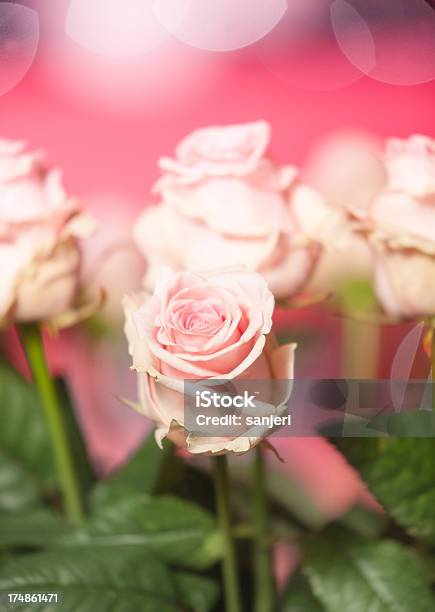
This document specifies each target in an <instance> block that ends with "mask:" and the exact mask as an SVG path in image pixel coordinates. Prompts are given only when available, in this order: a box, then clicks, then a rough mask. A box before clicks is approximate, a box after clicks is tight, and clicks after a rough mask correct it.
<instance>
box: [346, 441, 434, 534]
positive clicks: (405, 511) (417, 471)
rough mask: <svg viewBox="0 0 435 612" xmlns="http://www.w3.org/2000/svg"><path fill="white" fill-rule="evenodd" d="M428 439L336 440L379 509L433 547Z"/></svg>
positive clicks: (431, 454) (431, 466) (431, 444)
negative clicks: (377, 502) (380, 505)
mask: <svg viewBox="0 0 435 612" xmlns="http://www.w3.org/2000/svg"><path fill="white" fill-rule="evenodd" d="M434 442H435V441H434V440H433V439H431V438H427V439H425V438H418V439H413V438H379V439H364V440H357V439H350V438H343V439H340V440H336V445H337V447H338V448H339V449H340V450H341V452H343V453H344V455H345V456H346V458H347V459H348V461H349V462H350V463H351V464H352V465H353V466H354V467H355V468H357V470H358V471H359V472H360V473H361V476H362V478H363V479H364V480H365V481H366V483H367V485H368V487H369V489H370V491H371V492H372V493H373V494H374V495H375V497H376V498H377V499H378V500H379V502H380V503H381V504H382V506H383V507H384V508H385V509H386V510H387V511H388V513H389V514H390V515H391V516H392V517H393V518H394V519H395V520H396V522H397V523H398V524H399V525H401V526H402V527H404V528H406V529H407V530H408V532H409V533H410V534H411V535H414V536H417V537H419V538H422V539H424V540H427V541H428V542H430V543H432V544H434V543H435V511H434V508H435V444H434Z"/></svg>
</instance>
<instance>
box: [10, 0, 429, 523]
mask: <svg viewBox="0 0 435 612" xmlns="http://www.w3.org/2000/svg"><path fill="white" fill-rule="evenodd" d="M43 4H47V3H43V2H41V5H43ZM62 7H63V8H64V4H62ZM61 12H62V11H60V12H59V14H58V13H56V16H57V18H59V15H60V14H61ZM42 17H44V18H43V19H42V24H41V25H42V33H43V34H44V33H45V34H46V37H47V40H45V39H44V38H43V40H42V43H41V49H40V53H39V55H38V57H37V60H36V62H35V64H34V65H33V67H32V68H31V70H30V72H29V73H28V74H27V76H26V77H25V78H24V79H23V81H22V82H21V83H20V84H19V85H18V86H16V87H15V88H14V89H13V90H12V91H11V92H9V93H8V94H6V95H4V96H2V97H1V98H0V134H1V136H2V137H7V138H25V139H26V140H28V141H29V143H30V144H31V145H32V147H42V148H44V149H46V150H47V152H48V156H49V159H50V160H51V161H52V162H53V163H55V164H56V165H59V166H61V167H62V168H63V170H64V176H65V181H66V184H67V185H68V187H69V189H70V191H71V192H72V193H74V194H77V195H79V196H81V197H82V198H83V199H84V200H85V201H87V202H88V204H89V207H90V208H91V209H92V210H93V212H94V213H95V214H96V215H97V216H102V217H103V218H105V216H110V210H109V208H108V207H109V206H111V205H112V204H110V203H111V202H116V201H119V200H118V199H117V198H121V199H122V201H123V203H124V204H123V205H124V206H127V207H128V206H130V210H129V214H128V215H127V216H131V217H133V216H134V214H133V213H135V212H138V211H139V209H140V208H141V207H142V206H144V205H146V204H147V203H148V202H149V201H150V193H149V192H150V188H151V185H152V183H153V182H154V180H155V179H156V178H157V169H156V160H157V158H158V157H159V156H160V155H162V154H168V153H171V152H172V151H173V149H174V146H175V144H176V143H177V141H178V140H180V138H182V137H183V136H184V135H185V134H186V133H188V132H189V131H190V130H192V129H194V128H196V127H198V126H203V125H209V124H225V123H237V122H244V121H250V120H256V119H259V118H262V119H266V120H268V121H269V122H270V123H271V125H272V128H273V139H272V152H273V154H274V155H275V156H276V158H277V159H278V160H279V161H281V162H294V163H297V164H304V162H305V160H306V159H307V157H308V155H309V152H310V151H311V150H312V148H313V146H314V145H315V144H316V143H317V142H318V140H319V139H321V138H322V137H323V136H325V135H327V134H329V133H330V132H332V131H334V130H336V129H344V128H358V129H362V130H368V131H370V132H373V133H375V134H376V135H379V136H381V137H384V136H387V135H388V136H390V135H394V136H407V135H408V134H410V133H414V132H423V133H429V134H432V135H433V133H434V128H433V125H434V124H433V103H434V99H435V83H433V82H432V83H427V84H423V85H418V86H412V87H396V86H390V85H386V84H382V83H379V82H376V81H374V80H371V79H369V78H367V77H363V78H361V79H360V80H359V81H357V82H356V83H354V84H353V85H350V86H348V87H345V88H343V89H338V90H335V91H329V92H310V91H305V90H302V89H297V88H295V87H292V86H290V85H288V84H286V83H285V82H283V81H280V80H279V79H278V78H276V77H275V76H274V75H273V74H272V73H271V72H270V71H268V70H267V68H266V67H265V66H264V65H263V64H262V63H261V61H260V60H259V59H258V57H257V55H256V53H255V51H254V50H251V49H249V48H248V49H246V50H243V51H239V52H231V53H226V54H215V53H208V52H202V51H199V50H195V49H191V48H187V47H183V46H182V45H181V44H178V43H176V44H174V47H173V49H172V51H171V53H170V54H169V59H168V60H165V61H160V60H159V61H158V62H157V60H156V62H157V63H156V65H155V66H154V67H153V74H152V78H151V77H149V80H148V81H147V80H146V77H145V76H144V75H143V74H142V72H140V73H138V80H139V81H140V80H141V79H144V81H143V83H141V84H137V83H136V84H135V85H134V86H132V84H131V83H129V86H128V87H127V88H124V86H123V85H122V86H120V87H119V88H118V89H117V83H116V78H117V75H119V70H120V69H119V66H118V65H117V63H116V62H114V63H113V74H112V77H111V81H110V83H109V85H107V82H106V85H107V90H105V89H104V87H105V85H103V84H100V85H99V84H98V83H97V84H96V83H93V82H92V66H93V65H94V69H95V71H96V72H95V75H97V74H98V61H97V59H96V58H95V57H94V56H93V54H92V53H90V52H88V51H85V50H83V49H79V48H78V47H76V45H75V44H74V43H73V42H72V41H68V40H67V39H66V37H65V36H63V38H62V36H60V38H61V43H60V47H59V48H56V47H54V46H53V41H52V39H51V38H50V37H51V30H50V28H51V27H53V20H54V18H53V19H49V18H48V16H47V14H45V15H44V14H43V15H42ZM54 21H55V20H54ZM317 53H318V54H319V56H321V57H323V59H325V57H327V54H328V53H330V49H329V47H323V46H322V43H321V41H319V45H318V48H317ZM175 58H178V61H179V62H180V66H181V68H179V66H178V64H177V65H174V61H175ZM83 61H84V62H85V64H86V63H87V62H88V63H89V65H88V66H87V68H86V69H85V68H83V72H81V70H82V68H77V66H79V65H80V62H83ZM284 61H285V56H284ZM102 62H103V64H104V66H105V67H106V68H107V67H108V64H107V60H104V61H103V60H102ZM326 64H327V62H326ZM324 65H325V62H323V64H322V66H324ZM74 66H75V67H74ZM106 68H105V69H106ZM109 68H110V65H109ZM304 69H306V70H307V71H309V72H310V73H311V76H312V77H313V78H315V77H316V65H315V64H314V63H313V64H309V65H306V67H304ZM331 69H333V67H332V68H331ZM179 70H180V71H181V72H180V73H179V74H177V72H179ZM319 76H322V75H319ZM81 77H83V78H81ZM109 80H110V79H109ZM130 87H131V89H129V88H130ZM133 98H134V99H133ZM97 194H98V195H99V197H95V196H96V195H97ZM100 194H108V198H107V204H106V203H105V202H104V199H102V198H101V197H100ZM128 203H130V204H128ZM106 206H107V208H106ZM117 213H119V211H117ZM113 282H116V279H115V278H114V279H113ZM322 317H324V315H322V313H320V314H319V312H318V310H317V309H314V310H310V311H308V312H306V313H303V314H299V313H298V314H297V315H295V316H294V317H293V318H290V319H289V318H288V316H287V317H286V318H285V325H286V327H288V328H290V329H291V328H292V327H294V328H295V329H297V328H299V327H300V326H302V327H304V328H306V329H308V330H310V329H313V328H314V329H315V330H316V331H317V332H318V331H320V332H321V334H322V335H321V344H320V345H319V346H317V347H316V349H315V350H314V349H313V350H311V351H310V350H307V351H305V352H304V353H303V359H302V361H301V365H299V369H300V371H303V372H304V373H305V374H306V375H310V372H311V373H312V375H313V373H315V375H317V376H324V377H327V376H334V375H336V374H337V373H338V372H339V362H340V339H339V324H338V322H337V321H335V322H332V323H331V321H329V322H326V321H325V320H324V319H323V318H322ZM388 333H389V334H390V335H391V334H393V332H388ZM10 338H12V336H10ZM390 344H391V345H393V344H394V341H390ZM65 345H67V346H68V350H69V351H71V352H70V353H69V355H68V359H66V358H65V350H64V347H65ZM60 346H61V348H60V349H59V348H57V349H56V348H55V347H54V346H53V343H52V342H50V353H51V356H52V360H53V364H54V366H55V367H56V368H57V369H58V370H60V371H62V372H66V373H67V375H68V376H69V378H70V380H71V383H72V386H73V388H74V391H75V393H76V395H77V398H78V407H79V413H80V418H81V420H82V421H83V423H84V425H85V430H86V434H87V437H88V439H89V441H90V443H91V448H92V453H93V456H94V458H95V459H96V461H97V463H98V465H99V466H101V469H103V470H107V469H111V468H112V467H113V466H114V465H115V464H117V463H119V462H120V461H121V460H122V459H123V457H125V455H126V453H127V452H128V451H129V449H131V448H132V446H134V445H135V444H136V443H137V441H138V440H139V439H140V437H141V436H142V435H143V432H144V431H145V429H146V427H147V424H146V423H144V422H143V421H142V420H141V419H140V418H139V417H137V416H136V415H134V414H132V413H130V412H129V411H128V410H127V409H125V408H123V407H122V406H121V405H120V404H118V403H117V402H116V401H115V400H114V395H115V394H121V395H126V394H127V393H130V394H133V393H134V382H133V377H132V376H130V373H129V371H128V359H127V356H126V355H125V352H126V347H125V344H124V342H123V341H122V340H119V341H117V342H116V343H115V344H114V345H109V344H108V343H106V342H100V343H97V344H94V345H91V344H90V341H89V340H84V339H83V337H82V336H80V335H78V334H75V333H68V334H66V335H65V336H64V337H63V338H62V340H61V345H60ZM385 346H387V348H385V349H384V353H385V355H384V362H385V363H388V360H389V358H390V357H391V355H389V351H388V344H387V345H385ZM9 347H10V349H11V350H12V351H14V347H15V344H14V341H13V340H12V339H11V340H10V345H9ZM383 370H385V367H383ZM279 449H280V453H281V454H282V455H283V456H284V457H285V458H286V459H287V461H288V464H287V466H286V467H285V468H284V469H287V470H288V472H289V473H290V474H291V475H292V477H295V478H296V479H298V480H299V481H300V482H301V483H303V484H304V486H305V487H306V488H307V489H308V490H309V491H310V492H311V495H312V497H313V499H314V500H315V501H316V503H317V504H318V505H319V507H320V508H321V509H322V510H323V511H324V512H325V513H326V514H328V515H331V516H336V515H337V514H340V513H341V512H343V511H344V510H345V509H347V508H349V507H350V506H351V505H352V503H354V502H355V501H356V500H359V499H363V498H364V499H367V498H366V497H365V495H364V492H363V491H362V488H361V485H360V484H359V483H358V481H357V480H356V477H355V476H354V475H353V473H352V471H351V470H350V469H349V468H348V467H347V466H346V465H345V463H344V461H343V460H342V459H341V458H340V457H339V456H338V455H337V454H336V453H335V451H333V450H332V448H331V447H330V446H329V445H328V443H327V442H325V441H323V440H312V439H310V440H308V439H307V440H300V439H299V440H285V441H284V440H283V439H281V440H279Z"/></svg>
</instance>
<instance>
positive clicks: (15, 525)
mask: <svg viewBox="0 0 435 612" xmlns="http://www.w3.org/2000/svg"><path fill="white" fill-rule="evenodd" d="M66 533H67V526H66V525H65V523H64V521H63V520H62V518H61V517H60V515H58V514H55V513H54V512H52V511H50V510H48V509H45V508H37V509H35V510H32V511H29V512H19V513H14V514H12V513H8V514H0V547H12V546H26V547H27V546H32V547H33V546H44V547H45V546H48V545H49V543H50V541H53V540H55V539H56V538H58V537H60V536H61V535H65V534H66Z"/></svg>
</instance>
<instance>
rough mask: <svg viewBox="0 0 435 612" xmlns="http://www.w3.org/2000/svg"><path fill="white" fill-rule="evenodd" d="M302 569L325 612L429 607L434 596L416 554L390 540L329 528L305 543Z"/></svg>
mask: <svg viewBox="0 0 435 612" xmlns="http://www.w3.org/2000/svg"><path fill="white" fill-rule="evenodd" d="M304 552H305V564H304V571H305V574H306V575H307V576H308V579H309V582H310V584H311V587H312V589H313V592H314V594H315V596H316V598H317V599H318V600H319V601H320V602H321V603H322V604H323V606H324V608H325V610H327V612H339V611H341V610H346V611H347V612H367V611H368V610H370V611H372V612H392V611H394V612H411V611H412V612H432V611H433V610H435V598H434V596H433V593H432V592H431V590H430V587H429V579H428V576H427V575H425V571H424V570H423V566H422V564H421V563H420V562H419V560H418V559H417V557H416V555H415V554H414V553H413V552H412V551H411V550H409V549H407V548H406V547H405V546H403V545H402V544H399V543H398V542H395V541H392V540H381V541H375V542H371V541H367V540H362V539H360V538H357V537H355V536H352V537H349V535H346V534H343V533H341V532H338V531H335V530H334V531H332V533H330V534H329V535H327V536H324V537H322V538H312V541H308V542H307V543H306V545H305V548H304Z"/></svg>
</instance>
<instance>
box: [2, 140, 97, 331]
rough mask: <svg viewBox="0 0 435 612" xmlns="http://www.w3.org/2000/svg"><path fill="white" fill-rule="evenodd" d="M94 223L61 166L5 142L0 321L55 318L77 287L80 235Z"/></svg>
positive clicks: (22, 144) (71, 297) (3, 141)
mask: <svg viewBox="0 0 435 612" xmlns="http://www.w3.org/2000/svg"><path fill="white" fill-rule="evenodd" d="M89 230H90V222H89V219H87V218H86V217H85V216H84V215H83V214H81V213H80V209H79V207H78V203H77V201H76V200H74V199H71V198H69V197H68V196H67V194H66V193H65V190H64V188H63V186H62V181H61V175H60V172H59V171H58V170H50V169H48V168H47V167H46V166H45V164H44V162H43V155H42V154H41V153H40V152H31V153H28V152H26V150H25V145H24V143H22V142H12V141H5V140H2V141H0V268H1V270H2V273H1V275H0V323H3V324H4V323H5V322H7V321H8V320H10V319H12V320H16V321H30V320H45V319H49V318H51V317H54V316H56V315H58V314H60V313H62V312H63V311H65V310H66V309H67V308H69V307H70V306H71V304H72V302H73V300H74V298H75V295H76V292H77V283H78V278H79V266H80V252H79V248H78V244H77V238H78V237H80V236H82V235H84V234H87V233H88V231H89Z"/></svg>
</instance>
